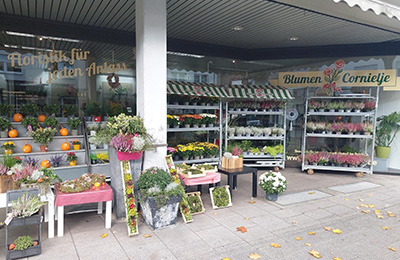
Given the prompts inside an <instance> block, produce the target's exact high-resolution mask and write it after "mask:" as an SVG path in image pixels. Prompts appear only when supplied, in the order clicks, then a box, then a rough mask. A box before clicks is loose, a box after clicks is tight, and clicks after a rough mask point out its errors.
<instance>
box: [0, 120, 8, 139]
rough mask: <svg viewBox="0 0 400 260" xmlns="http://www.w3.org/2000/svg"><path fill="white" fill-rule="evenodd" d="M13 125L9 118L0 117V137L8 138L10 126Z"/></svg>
mask: <svg viewBox="0 0 400 260" xmlns="http://www.w3.org/2000/svg"><path fill="white" fill-rule="evenodd" d="M10 126H11V123H10V121H9V120H7V119H5V118H3V117H0V138H7V136H8V128H9V127H10Z"/></svg>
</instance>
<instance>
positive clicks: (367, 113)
mask: <svg viewBox="0 0 400 260" xmlns="http://www.w3.org/2000/svg"><path fill="white" fill-rule="evenodd" d="M374 114H375V113H374V112H317V111H315V112H308V113H307V116H365V117H369V116H374Z"/></svg>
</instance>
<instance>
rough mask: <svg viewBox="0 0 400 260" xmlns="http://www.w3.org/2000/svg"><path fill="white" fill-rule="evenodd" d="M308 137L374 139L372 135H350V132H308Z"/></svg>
mask: <svg viewBox="0 0 400 260" xmlns="http://www.w3.org/2000/svg"><path fill="white" fill-rule="evenodd" d="M306 136H307V137H321V138H360V139H372V135H356V134H353V135H349V134H315V133H314V134H313V133H307V134H306Z"/></svg>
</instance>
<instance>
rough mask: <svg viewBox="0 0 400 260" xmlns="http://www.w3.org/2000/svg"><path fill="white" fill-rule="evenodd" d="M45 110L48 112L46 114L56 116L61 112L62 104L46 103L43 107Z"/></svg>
mask: <svg viewBox="0 0 400 260" xmlns="http://www.w3.org/2000/svg"><path fill="white" fill-rule="evenodd" d="M43 110H44V112H46V114H47V115H48V116H53V117H54V116H56V115H57V114H59V113H60V106H59V105H57V104H54V105H45V106H44V107H43Z"/></svg>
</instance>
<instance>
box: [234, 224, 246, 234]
mask: <svg viewBox="0 0 400 260" xmlns="http://www.w3.org/2000/svg"><path fill="white" fill-rule="evenodd" d="M236 231H240V232H242V233H246V232H247V229H246V228H245V227H243V226H242V227H237V228H236Z"/></svg>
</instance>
